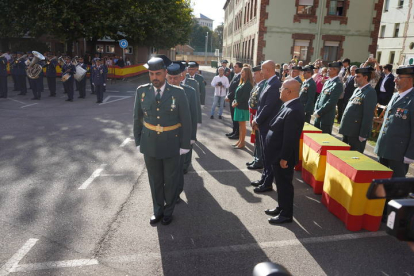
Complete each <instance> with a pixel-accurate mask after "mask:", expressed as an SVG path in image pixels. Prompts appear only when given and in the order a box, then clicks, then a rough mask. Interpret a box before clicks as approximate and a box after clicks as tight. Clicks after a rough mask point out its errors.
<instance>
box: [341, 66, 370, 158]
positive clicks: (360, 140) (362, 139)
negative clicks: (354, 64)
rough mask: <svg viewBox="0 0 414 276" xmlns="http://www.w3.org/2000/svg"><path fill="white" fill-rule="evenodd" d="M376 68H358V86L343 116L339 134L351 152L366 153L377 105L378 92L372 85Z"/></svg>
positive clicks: (356, 78) (356, 77) (356, 80)
mask: <svg viewBox="0 0 414 276" xmlns="http://www.w3.org/2000/svg"><path fill="white" fill-rule="evenodd" d="M373 71H374V68H372V67H366V68H358V69H356V71H355V73H356V75H355V80H354V81H355V84H356V85H357V86H358V88H357V89H355V91H354V94H353V95H352V96H351V98H350V99H349V101H348V104H347V105H346V108H345V111H344V115H343V116H342V120H341V125H340V126H339V133H340V134H342V135H343V136H344V137H343V141H344V142H345V143H347V144H349V145H350V146H351V150H357V151H359V152H360V153H364V150H365V144H366V143H367V139H368V138H369V135H370V134H371V130H372V120H373V118H374V110H375V107H376V105H377V92H376V91H375V89H374V88H373V87H372V86H371V85H370V81H371V76H372V72H373Z"/></svg>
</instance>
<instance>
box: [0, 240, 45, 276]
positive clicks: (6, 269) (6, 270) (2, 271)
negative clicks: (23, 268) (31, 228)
mask: <svg viewBox="0 0 414 276" xmlns="http://www.w3.org/2000/svg"><path fill="white" fill-rule="evenodd" d="M37 241H38V239H29V240H28V241H27V242H26V243H25V244H24V245H23V246H22V247H21V248H20V249H19V251H17V252H16V254H14V255H13V256H12V257H11V258H10V259H9V260H8V261H7V263H5V264H4V265H3V266H2V267H1V268H0V276H6V275H9V274H10V273H11V272H14V271H15V269H16V268H17V267H18V265H19V262H20V261H21V260H22V259H23V258H24V256H26V255H27V253H29V251H30V249H32V247H33V246H34V245H35V244H36V242H37Z"/></svg>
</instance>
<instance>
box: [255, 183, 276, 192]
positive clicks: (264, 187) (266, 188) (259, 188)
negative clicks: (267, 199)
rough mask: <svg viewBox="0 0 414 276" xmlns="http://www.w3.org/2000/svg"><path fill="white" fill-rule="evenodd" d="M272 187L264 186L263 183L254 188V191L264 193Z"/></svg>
mask: <svg viewBox="0 0 414 276" xmlns="http://www.w3.org/2000/svg"><path fill="white" fill-rule="evenodd" d="M272 190H273V189H272V187H266V186H265V185H263V184H262V185H260V186H259V187H256V188H254V190H253V191H254V192H255V193H264V192H270V191H272Z"/></svg>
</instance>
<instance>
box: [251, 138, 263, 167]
mask: <svg viewBox="0 0 414 276" xmlns="http://www.w3.org/2000/svg"><path fill="white" fill-rule="evenodd" d="M255 136H256V140H255V141H254V153H253V156H254V163H253V165H257V166H260V167H262V166H263V150H262V142H261V140H262V139H261V138H260V132H259V131H258V130H256V131H255Z"/></svg>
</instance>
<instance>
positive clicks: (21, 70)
mask: <svg viewBox="0 0 414 276" xmlns="http://www.w3.org/2000/svg"><path fill="white" fill-rule="evenodd" d="M22 55H23V53H22V52H18V53H17V59H16V61H15V64H16V68H17V69H16V71H17V72H16V73H17V76H18V77H17V79H18V82H19V85H18V87H19V89H20V93H19V95H26V94H27V86H26V63H25V62H26V58H24V57H22Z"/></svg>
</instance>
